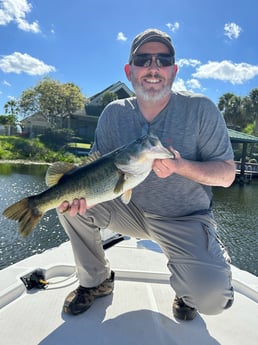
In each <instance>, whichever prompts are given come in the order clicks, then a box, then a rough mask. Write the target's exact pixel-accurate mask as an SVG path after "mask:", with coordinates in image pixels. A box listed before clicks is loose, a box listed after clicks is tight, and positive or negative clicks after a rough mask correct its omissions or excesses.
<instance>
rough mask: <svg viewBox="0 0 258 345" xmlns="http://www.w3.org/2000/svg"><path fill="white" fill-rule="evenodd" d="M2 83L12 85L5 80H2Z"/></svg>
mask: <svg viewBox="0 0 258 345" xmlns="http://www.w3.org/2000/svg"><path fill="white" fill-rule="evenodd" d="M3 85H5V86H12V85H11V84H10V83H8V81H7V80H3Z"/></svg>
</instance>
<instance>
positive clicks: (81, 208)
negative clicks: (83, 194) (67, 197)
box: [57, 198, 87, 217]
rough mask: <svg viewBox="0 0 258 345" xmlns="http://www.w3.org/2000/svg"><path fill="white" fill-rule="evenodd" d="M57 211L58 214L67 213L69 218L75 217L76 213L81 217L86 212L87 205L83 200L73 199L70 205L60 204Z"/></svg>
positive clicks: (65, 202) (66, 203) (67, 203)
mask: <svg viewBox="0 0 258 345" xmlns="http://www.w3.org/2000/svg"><path fill="white" fill-rule="evenodd" d="M57 209H58V211H59V212H60V213H65V212H69V215H70V216H71V217H75V216H76V215H77V214H78V213H79V214H80V215H81V216H83V215H84V214H85V213H86V211H87V203H86V200H85V199H84V198H81V199H73V201H72V202H71V203H69V202H68V201H64V202H62V204H60V205H59V206H58V207H57Z"/></svg>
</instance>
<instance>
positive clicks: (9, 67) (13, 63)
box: [0, 52, 56, 75]
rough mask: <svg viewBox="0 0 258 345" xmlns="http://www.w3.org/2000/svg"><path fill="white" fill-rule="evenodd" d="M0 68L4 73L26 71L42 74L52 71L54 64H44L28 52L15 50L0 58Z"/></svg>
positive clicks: (31, 73) (32, 73)
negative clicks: (23, 52)
mask: <svg viewBox="0 0 258 345" xmlns="http://www.w3.org/2000/svg"><path fill="white" fill-rule="evenodd" d="M0 70H2V71H3V72H5V73H16V74H20V73H22V72H23V73H26V74H29V75H43V74H47V73H50V72H54V71H55V70H56V69H55V67H54V66H51V65H46V64H45V63H44V62H43V61H40V60H38V59H36V58H34V57H32V56H30V55H28V54H22V53H18V52H15V53H13V54H12V55H6V56H4V57H3V58H2V59H0Z"/></svg>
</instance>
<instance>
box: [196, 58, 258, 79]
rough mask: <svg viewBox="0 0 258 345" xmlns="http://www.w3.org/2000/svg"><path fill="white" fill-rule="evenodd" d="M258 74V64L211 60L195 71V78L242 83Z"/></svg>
mask: <svg viewBox="0 0 258 345" xmlns="http://www.w3.org/2000/svg"><path fill="white" fill-rule="evenodd" d="M257 75H258V66H255V65H250V64H247V63H243V62H242V63H239V64H237V63H233V62H232V61H228V60H223V61H221V62H216V61H209V62H208V63H207V64H205V65H202V66H200V67H198V68H197V69H196V72H195V73H193V77H195V78H205V79H208V78H210V79H218V80H222V81H227V82H230V83H231V84H242V83H244V82H245V81H247V80H250V79H252V78H254V77H255V76H257Z"/></svg>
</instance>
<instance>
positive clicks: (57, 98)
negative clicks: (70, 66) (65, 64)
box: [19, 77, 86, 128]
mask: <svg viewBox="0 0 258 345" xmlns="http://www.w3.org/2000/svg"><path fill="white" fill-rule="evenodd" d="M85 101H86V99H85V97H84V96H83V95H82V93H81V91H80V88H79V87H78V86H76V85H74V84H73V83H66V84H61V83H60V82H59V81H56V80H53V79H51V78H49V77H47V78H44V79H43V80H41V81H39V82H38V84H37V85H36V86H35V87H34V88H30V89H27V90H25V91H23V93H22V95H21V98H20V100H19V106H20V111H21V113H22V114H23V115H24V116H29V115H32V114H34V113H37V112H38V113H41V114H42V115H43V116H45V117H46V121H47V122H49V123H50V125H51V127H52V128H55V127H56V124H57V121H58V119H60V120H61V121H62V120H63V118H65V117H69V116H70V115H71V114H72V113H73V112H75V111H76V110H79V109H81V108H82V107H83V106H84V104H85Z"/></svg>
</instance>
